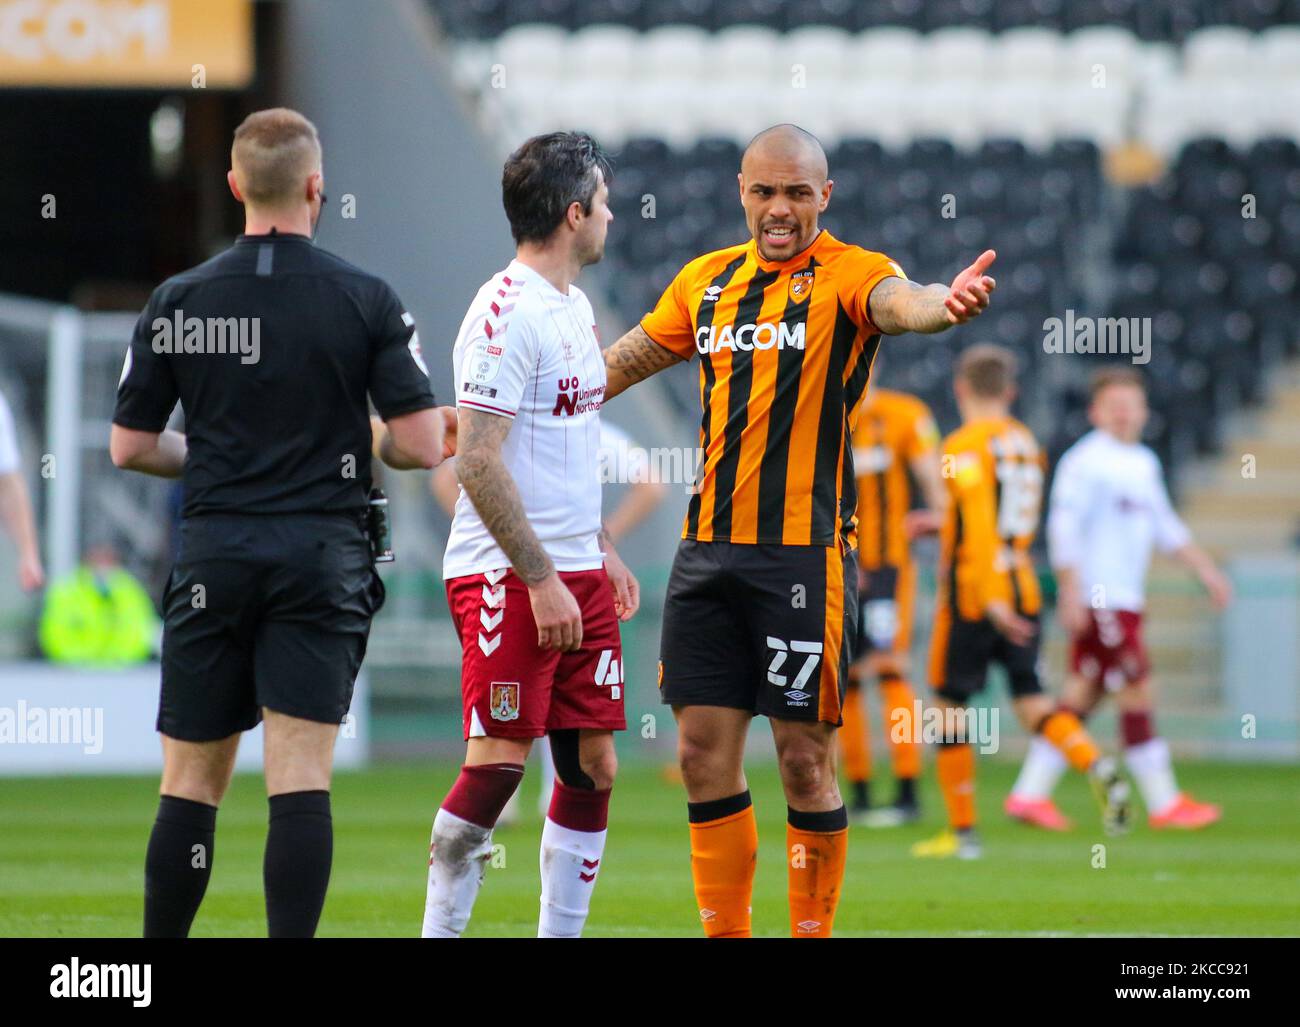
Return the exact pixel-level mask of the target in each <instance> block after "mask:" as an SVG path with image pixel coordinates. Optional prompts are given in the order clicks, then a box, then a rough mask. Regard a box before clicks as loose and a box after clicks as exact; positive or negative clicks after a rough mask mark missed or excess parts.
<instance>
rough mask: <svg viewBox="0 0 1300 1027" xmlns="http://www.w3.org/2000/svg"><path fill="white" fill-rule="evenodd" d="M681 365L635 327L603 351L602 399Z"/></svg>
mask: <svg viewBox="0 0 1300 1027" xmlns="http://www.w3.org/2000/svg"><path fill="white" fill-rule="evenodd" d="M681 362H682V358H681V357H679V356H678V355H677V354H676V353H674V352H672V350H669V349H665V348H664V347H663V346H660V345H659V343H657V342H655V341H654V339H652V338H650V336H648V335H647V334H646V333H645V330H644V329H643V328H642V327H641V326H640V325H637V326H636V327H635V328H633V329H632V330H631V331H630V332H628V333H627V334H626V335H624V336H623V337H622V338H621V339H619V340H618V342H616V343H614V345H612V346H610V347H609V349H607V350H605V375H606V377H607V378H608V384H607V385H606V386H605V399H606V400H610V399H613V398H614V397H615V396H617V395H618V394H619V393H620V392H622V391H623V390H624V389H626V388H628V387H629V386H632V385H635V384H636V383H637V382H639V381H643V380H644V379H646V378H649V377H650V376H651V375H652V374H655V373H657V372H659V371H662V370H663V369H664V368H665V367H671V366H672V365H673V364H680V363H681Z"/></svg>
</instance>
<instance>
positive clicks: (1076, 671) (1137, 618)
mask: <svg viewBox="0 0 1300 1027" xmlns="http://www.w3.org/2000/svg"><path fill="white" fill-rule="evenodd" d="M1091 392H1092V402H1091V404H1090V406H1089V408H1088V419H1089V420H1090V421H1091V422H1092V424H1093V430H1092V431H1090V432H1089V433H1088V434H1087V435H1085V436H1083V438H1081V439H1080V440H1079V441H1078V442H1076V443H1075V444H1074V445H1073V446H1071V447H1070V448H1069V449H1068V450H1067V451H1066V452H1065V454H1064V455H1063V456H1062V457H1061V461H1060V463H1059V464H1058V465H1057V468H1056V477H1055V479H1054V480H1053V482H1052V495H1051V505H1050V509H1049V513H1048V518H1047V538H1048V544H1049V547H1050V551H1051V560H1052V568H1053V570H1054V571H1055V573H1056V580H1057V597H1058V598H1057V613H1058V615H1059V616H1060V618H1061V624H1062V626H1063V627H1064V628H1065V630H1066V631H1067V632H1068V633H1069V635H1070V657H1069V660H1070V664H1069V672H1068V675H1067V677H1066V681H1065V689H1064V691H1063V693H1062V705H1063V706H1064V707H1066V708H1068V709H1071V710H1074V711H1076V712H1077V713H1078V715H1079V717H1080V718H1081V719H1082V718H1083V717H1086V716H1087V715H1088V714H1089V713H1091V712H1092V711H1093V710H1094V709H1095V708H1096V706H1097V705H1098V703H1100V702H1101V701H1102V699H1104V698H1105V697H1106V694H1107V693H1108V692H1110V693H1112V694H1114V696H1115V702H1116V704H1117V705H1118V707H1119V712H1120V738H1121V741H1122V743H1123V746H1124V760H1125V762H1126V763H1127V765H1128V768H1129V770H1130V772H1131V773H1132V774H1133V777H1134V779H1135V780H1136V781H1137V785H1138V790H1139V791H1140V792H1141V793H1142V801H1143V802H1144V803H1145V805H1146V808H1147V817H1148V820H1149V822H1150V824H1151V826H1152V827H1156V828H1161V827H1180V828H1188V829H1195V828H1200V827H1205V826H1207V825H1209V824H1212V823H1214V822H1215V821H1216V820H1218V819H1219V816H1220V809H1219V807H1218V806H1215V805H1212V804H1211V803H1206V802H1197V801H1196V800H1195V799H1193V798H1192V797H1191V796H1189V795H1187V794H1185V793H1183V792H1181V791H1179V789H1178V784H1177V781H1176V779H1175V777H1174V770H1173V766H1172V763H1171V761H1170V758H1169V745H1168V743H1166V742H1165V740H1164V739H1163V738H1160V737H1158V736H1157V735H1156V733H1155V727H1154V724H1153V720H1152V710H1153V708H1154V705H1155V697H1154V694H1153V692H1154V690H1153V688H1152V686H1151V667H1150V662H1149V660H1148V658H1147V651H1146V645H1145V644H1144V642H1143V638H1142V609H1143V606H1144V603H1145V594H1144V593H1145V585H1146V574H1147V567H1148V565H1149V564H1150V561H1151V549H1152V547H1153V546H1155V547H1157V548H1159V549H1160V551H1161V552H1163V553H1169V554H1172V555H1173V556H1174V557H1176V558H1177V559H1178V560H1179V561H1181V562H1182V563H1183V564H1185V565H1186V566H1187V567H1189V568H1190V569H1191V570H1192V572H1193V573H1194V574H1195V575H1196V577H1197V578H1198V579H1199V580H1200V582H1201V584H1202V585H1203V586H1204V587H1205V591H1206V592H1207V593H1209V596H1210V600H1211V601H1212V602H1213V603H1214V606H1215V608H1216V609H1220V610H1221V609H1223V608H1224V607H1225V606H1227V604H1228V602H1229V601H1230V600H1231V597H1232V586H1231V585H1230V584H1229V582H1228V580H1227V578H1226V577H1224V575H1223V573H1222V572H1221V571H1220V570H1219V569H1218V567H1216V566H1215V564H1214V561H1213V560H1212V559H1210V557H1209V556H1208V555H1207V554H1206V553H1205V552H1204V550H1202V549H1201V548H1200V547H1198V546H1197V545H1196V544H1195V543H1194V542H1193V541H1192V535H1191V532H1189V531H1188V530H1187V526H1186V525H1185V524H1184V523H1183V522H1182V520H1181V519H1180V518H1179V516H1178V514H1177V513H1175V512H1174V509H1173V506H1172V505H1171V504H1170V502H1169V494H1168V492H1167V491H1166V489H1165V482H1164V471H1163V469H1162V468H1161V466H1160V458H1159V457H1157V456H1156V454H1155V453H1154V452H1153V451H1152V450H1151V449H1149V448H1148V447H1147V446H1144V445H1143V444H1142V442H1141V438H1142V429H1143V428H1144V427H1145V425H1146V422H1147V415H1148V410H1147V397H1146V383H1145V380H1144V379H1143V377H1142V375H1141V374H1140V373H1139V372H1137V371H1135V370H1133V369H1132V368H1127V367H1113V368H1107V369H1104V370H1102V371H1099V372H1097V374H1096V375H1095V376H1094V377H1093V381H1092V390H1091ZM1064 769H1065V764H1064V762H1063V760H1062V758H1061V755H1060V753H1058V752H1057V751H1056V749H1055V748H1053V747H1051V746H1048V745H1045V744H1044V743H1043V741H1042V739H1039V738H1035V739H1034V740H1033V742H1032V744H1031V746H1030V749H1029V753H1028V755H1027V756H1026V757H1025V764H1024V767H1023V768H1022V770H1021V772H1020V776H1019V778H1018V779H1017V781H1016V784H1015V786H1014V787H1013V788H1012V791H1011V794H1010V795H1009V796H1008V797H1007V800H1006V806H1005V809H1006V812H1007V813H1008V814H1009V815H1010V816H1012V817H1015V818H1016V819H1018V820H1023V821H1025V822H1026V823H1030V824H1034V825H1036V826H1039V827H1046V828H1049V829H1052V830H1065V829H1066V828H1068V827H1069V821H1068V820H1067V819H1066V818H1065V817H1064V816H1063V815H1062V814H1061V813H1060V811H1059V810H1058V809H1057V808H1056V805H1055V804H1054V803H1053V802H1052V799H1051V793H1052V789H1053V788H1054V787H1055V785H1056V782H1057V781H1058V780H1059V779H1060V777H1061V773H1062V771H1063V770H1064Z"/></svg>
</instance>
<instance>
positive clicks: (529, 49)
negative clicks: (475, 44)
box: [495, 25, 569, 89]
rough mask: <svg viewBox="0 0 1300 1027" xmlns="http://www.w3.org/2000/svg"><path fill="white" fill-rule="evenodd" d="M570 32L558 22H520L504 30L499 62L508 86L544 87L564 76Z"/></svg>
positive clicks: (499, 47) (499, 41)
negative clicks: (565, 56)
mask: <svg viewBox="0 0 1300 1027" xmlns="http://www.w3.org/2000/svg"><path fill="white" fill-rule="evenodd" d="M568 35H569V34H568V33H567V32H565V31H564V30H563V29H559V28H556V27H555V26H554V25H516V26H515V27H514V28H512V29H509V30H507V31H506V32H505V33H503V34H502V36H501V38H500V39H499V40H498V41H497V47H496V54H495V63H497V64H500V65H502V66H503V67H504V69H505V81H506V88H507V89H512V88H517V87H520V86H522V87H524V88H527V89H535V88H544V87H546V86H547V85H549V84H550V83H552V82H555V81H556V80H558V79H559V78H561V77H562V76H563V74H564V72H565V71H566V70H567V69H566V68H565V66H564V54H565V51H566V50H567V49H568Z"/></svg>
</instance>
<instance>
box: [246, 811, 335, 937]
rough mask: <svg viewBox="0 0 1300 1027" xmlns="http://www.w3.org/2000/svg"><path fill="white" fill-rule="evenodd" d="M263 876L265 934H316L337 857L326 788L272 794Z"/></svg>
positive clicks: (305, 935) (299, 935)
mask: <svg viewBox="0 0 1300 1027" xmlns="http://www.w3.org/2000/svg"><path fill="white" fill-rule="evenodd" d="M270 806H271V823H270V828H269V830H268V831H267V834H266V856H265V859H264V860H263V862H262V880H263V884H264V886H265V888H266V925H267V934H268V936H269V937H272V938H310V937H312V936H313V935H314V934H315V933H316V924H317V923H318V922H319V921H320V913H321V908H322V907H323V906H324V905H325V889H326V888H327V887H328V886H329V883H330V864H331V863H332V862H333V859H334V821H333V819H332V818H331V816H330V793H329V792H328V791H310V792H285V793H284V794H282V795H272V796H271V798H270Z"/></svg>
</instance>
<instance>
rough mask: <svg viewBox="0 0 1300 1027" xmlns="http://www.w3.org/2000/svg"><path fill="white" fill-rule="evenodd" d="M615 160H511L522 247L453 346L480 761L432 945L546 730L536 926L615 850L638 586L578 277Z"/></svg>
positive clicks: (575, 155)
mask: <svg viewBox="0 0 1300 1027" xmlns="http://www.w3.org/2000/svg"><path fill="white" fill-rule="evenodd" d="M609 170H610V168H609V162H608V160H607V159H606V157H605V155H604V153H603V152H602V151H601V149H600V147H599V146H597V145H596V142H595V141H594V140H593V139H592V138H591V137H590V136H588V135H584V134H582V133H576V132H553V133H550V134H548V135H543V136H535V137H534V138H532V139H529V140H528V141H527V142H525V143H524V144H523V145H522V146H520V147H519V148H518V149H517V150H516V151H515V152H514V153H512V154H511V155H510V157H509V159H508V160H507V161H506V164H505V170H504V172H503V174H502V183H501V191H502V199H503V202H504V206H505V211H506V216H507V218H508V219H509V221H510V231H511V233H512V234H513V236H514V238H515V242H516V255H515V259H514V260H512V261H511V262H510V264H509V265H508V266H507V267H506V268H505V269H504V270H503V271H501V272H499V273H498V274H496V275H495V276H493V277H492V278H491V279H490V280H489V281H488V282H487V283H486V284H484V286H483V287H482V288H481V289H480V290H479V292H478V295H477V296H475V298H474V301H473V302H472V303H471V304H470V307H469V310H468V312H467V313H466V314H465V320H464V322H463V323H462V324H461V328H460V334H459V336H458V338H457V340H456V346H455V350H454V354H453V363H454V366H455V374H456V378H455V380H456V383H457V391H456V397H457V399H456V402H457V407H458V409H459V414H460V425H459V438H458V444H459V448H458V456H457V461H456V473H457V476H458V477H459V480H460V484H461V486H462V487H463V489H462V492H461V494H460V497H459V499H458V500H457V502H456V514H455V518H454V519H453V521H452V527H451V535H450V537H449V538H448V540H447V552H446V556H445V558H444V560H443V577H444V578H445V579H446V583H447V600H448V605H449V606H450V607H451V615H452V619H453V621H454V623H455V625H456V629H457V632H458V634H459V635H460V639H461V646H462V653H463V655H462V662H461V693H462V703H463V710H464V717H463V727H464V737H465V741H466V750H465V762H464V765H463V766H462V767H461V771H460V775H459V777H458V778H457V779H456V783H455V784H454V785H453V786H452V788H451V791H450V792H448V793H447V796H446V798H444V799H443V802H442V805H441V807H440V808H439V810H438V812H437V815H436V816H435V817H434V821H433V834H432V837H431V839H430V843H429V875H428V888H427V891H426V897H425V907H424V925H423V928H422V930H421V934H422V936H423V937H425V938H447V937H458V936H459V935H460V934H461V932H462V931H464V930H465V927H466V925H467V924H468V923H469V917H470V913H471V912H472V910H473V908H474V900H475V899H476V898H477V896H478V891H479V887H480V886H481V885H482V883H483V876H484V872H485V871H486V868H487V860H488V858H489V856H490V855H491V851H492V830H493V828H494V827H495V826H496V823H497V819H498V818H499V817H500V815H501V811H502V809H504V808H505V804H506V802H507V801H508V800H509V799H510V797H511V795H513V794H514V792H515V789H516V788H518V786H519V781H520V779H521V778H522V776H523V772H524V761H525V760H526V759H527V758H528V752H529V750H530V749H531V748H532V745H533V741H534V740H535V739H537V738H541V737H542V736H543V735H549V737H550V744H551V750H552V753H553V755H554V757H555V763H556V766H557V768H558V780H557V781H556V783H555V790H554V795H553V796H552V799H551V804H550V808H549V810H548V812H547V816H546V823H545V825H544V826H543V828H542V843H541V859H540V863H541V876H542V899H541V912H540V916H539V918H538V928H537V933H538V937H542V938H576V937H577V936H578V935H580V934H581V933H582V928H583V925H584V924H585V923H586V920H587V911H588V909H589V908H590V905H591V893H592V889H593V888H594V886H595V882H596V877H597V874H598V873H599V868H600V862H601V859H602V857H603V855H604V851H605V829H606V826H607V824H608V820H609V797H610V791H611V789H612V788H613V786H614V773H615V768H616V766H617V757H616V756H615V752H614V736H613V732H614V731H621V730H623V728H624V727H625V726H626V725H625V721H624V716H623V676H622V666H623V654H622V647H621V644H620V641H619V630H618V623H619V619H620V618H621V619H623V620H627V619H628V618H630V617H631V616H632V614H633V613H634V612H635V611H636V608H637V605H638V603H639V586H638V585H637V582H636V579H635V578H634V577H632V575H631V574H630V573H629V572H628V570H627V568H626V567H624V566H623V563H622V561H621V560H620V559H619V558H618V554H617V553H616V552H615V551H614V547H613V545H612V543H611V542H610V540H609V538H608V536H607V535H606V534H605V532H604V530H603V529H602V527H601V522H600V497H601V482H600V468H599V461H598V455H599V450H600V405H601V397H602V395H603V393H604V391H605V364H604V360H603V359H602V357H601V352H600V343H599V342H598V340H597V339H596V326H595V317H594V315H593V313H592V309H591V304H590V303H589V302H588V300H587V297H586V296H585V295H584V294H583V292H582V290H581V289H579V288H578V287H577V286H576V285H575V284H574V280H575V279H576V278H577V277H578V274H579V272H581V270H582V269H583V268H584V267H586V266H587V265H589V264H594V263H596V262H597V261H598V260H600V258H601V256H602V255H603V254H604V252H605V234H606V231H607V230H608V227H609V223H610V221H611V220H612V219H613V214H611V213H610V210H609V206H608V199H609V186H608V185H607V184H606V179H607V177H608V175H609Z"/></svg>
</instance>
